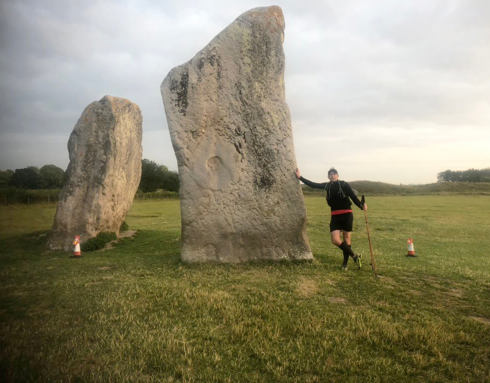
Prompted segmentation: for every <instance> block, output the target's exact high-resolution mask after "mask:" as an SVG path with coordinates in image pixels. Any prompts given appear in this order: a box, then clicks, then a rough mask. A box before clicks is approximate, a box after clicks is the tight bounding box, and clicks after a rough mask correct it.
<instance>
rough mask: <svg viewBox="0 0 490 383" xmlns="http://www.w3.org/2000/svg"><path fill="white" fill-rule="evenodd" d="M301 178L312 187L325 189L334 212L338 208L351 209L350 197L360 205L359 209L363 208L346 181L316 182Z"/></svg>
mask: <svg viewBox="0 0 490 383" xmlns="http://www.w3.org/2000/svg"><path fill="white" fill-rule="evenodd" d="M299 179H300V180H301V181H303V182H304V183H305V184H306V185H308V186H309V187H311V188H314V189H323V190H325V191H326V192H327V197H326V198H327V203H328V205H329V206H330V208H331V209H332V213H333V212H334V211H336V210H349V209H350V208H351V203H350V199H351V200H352V202H354V203H355V204H356V205H357V206H358V207H359V209H361V210H362V208H363V206H362V203H361V201H360V200H359V198H357V196H356V195H355V193H354V191H353V190H352V188H351V187H350V185H349V184H348V183H347V182H345V181H340V180H339V181H330V182H322V183H316V182H312V181H310V180H307V179H306V178H304V177H299ZM349 197H350V199H349Z"/></svg>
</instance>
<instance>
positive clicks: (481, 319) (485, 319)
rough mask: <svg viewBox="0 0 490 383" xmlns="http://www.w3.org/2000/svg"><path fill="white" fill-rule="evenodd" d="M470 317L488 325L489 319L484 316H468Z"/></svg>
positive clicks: (489, 323)
mask: <svg viewBox="0 0 490 383" xmlns="http://www.w3.org/2000/svg"><path fill="white" fill-rule="evenodd" d="M470 318H471V319H473V320H476V321H477V322H480V323H483V324H486V325H487V326H488V325H490V319H488V318H484V317H475V316H470Z"/></svg>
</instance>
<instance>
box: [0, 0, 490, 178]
mask: <svg viewBox="0 0 490 383" xmlns="http://www.w3.org/2000/svg"><path fill="white" fill-rule="evenodd" d="M269 5H279V6H280V7H281V8H282V10H283V13H284V17H285V21H286V30H285V41H284V51H285V57H286V71H285V86H286V101H287V103H288V106H289V109H290V111H291V122H292V129H293V136H294V145H295V152H296V160H297V163H298V166H299V168H300V169H301V172H302V174H303V175H304V176H305V177H306V178H309V179H311V180H314V181H318V182H320V181H324V180H326V178H327V174H326V173H327V170H328V169H329V168H330V167H332V166H334V167H336V168H337V169H338V171H339V174H340V178H341V179H344V180H347V181H355V180H371V181H382V182H388V183H394V184H421V183H431V182H436V181H437V173H439V172H441V171H444V170H447V169H451V170H466V169H470V168H476V169H482V168H487V167H490V129H489V128H490V22H489V20H490V1H487V0H412V1H398V0H371V1H363V0H358V1H356V0H352V1H351V0H346V1H334V0H332V1H328V0H324V1H319V0H310V1H297V0H296V1H276V2H269V1H248V0H236V1H229V0H221V1H209V0H208V1H187V0H179V1H165V0H160V1H150V0H146V1H145V0H140V1H122V0H121V1H116V0H105V1H102V0H100V1H96V0H84V1H72V0H52V1H51V0H43V1H39V0H0V52H1V54H0V97H1V98H0V169H2V170H5V169H16V168H23V167H26V166H38V167H40V166H43V165H45V164H55V165H57V166H59V167H61V168H63V169H65V168H66V166H67V165H68V161H69V160H68V150H67V141H68V138H69V135H70V133H71V131H72V129H73V127H74V126H75V124H76V122H77V120H78V118H79V117H80V115H81V113H82V111H83V110H84V109H85V107H86V106H87V105H88V104H90V103H91V102H93V101H96V100H99V99H101V98H102V97H103V96H104V95H107V94H109V95H112V96H117V97H123V98H127V99H129V100H131V101H133V102H135V103H136V104H138V105H139V107H140V109H141V111H142V114H143V157H144V158H147V159H150V160H153V161H155V162H157V163H159V164H164V165H166V166H167V167H168V168H169V169H171V170H177V162H176V159H175V155H174V152H173V149H172V145H171V141H170V135H169V132H168V127H167V122H166V118H165V112H164V109H163V103H162V99H161V95H160V84H161V82H162V80H163V79H164V77H165V76H166V75H167V73H168V72H169V71H170V70H171V69H172V68H173V67H175V66H178V65H181V64H183V63H185V62H187V61H188V60H190V59H191V58H192V57H193V56H194V55H195V54H196V53H197V52H198V51H200V50H201V49H202V48H203V47H204V46H205V45H206V44H207V43H208V42H209V41H211V40H212V39H213V37H214V36H216V35H217V34H218V33H219V32H220V31H222V30H223V29H224V28H225V27H226V26H227V25H228V24H230V23H231V22H233V21H234V20H235V19H236V18H237V17H238V16H239V15H240V14H242V13H243V12H246V11H247V10H249V9H252V8H255V7H258V6H269Z"/></svg>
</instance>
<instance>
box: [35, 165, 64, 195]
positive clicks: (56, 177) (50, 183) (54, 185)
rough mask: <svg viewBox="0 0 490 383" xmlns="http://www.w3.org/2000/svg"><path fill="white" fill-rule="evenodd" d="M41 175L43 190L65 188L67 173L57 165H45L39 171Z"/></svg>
mask: <svg viewBox="0 0 490 383" xmlns="http://www.w3.org/2000/svg"><path fill="white" fill-rule="evenodd" d="M39 175H40V176H41V187H42V188H43V189H58V188H61V187H62V186H63V181H64V177H65V172H64V171H63V169H61V168H59V167H57V166H56V165H44V166H43V167H42V168H41V169H39Z"/></svg>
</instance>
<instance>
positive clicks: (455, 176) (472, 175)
mask: <svg viewBox="0 0 490 383" xmlns="http://www.w3.org/2000/svg"><path fill="white" fill-rule="evenodd" d="M437 182H490V168H485V169H468V170H445V171H443V172H440V173H438V174H437Z"/></svg>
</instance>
